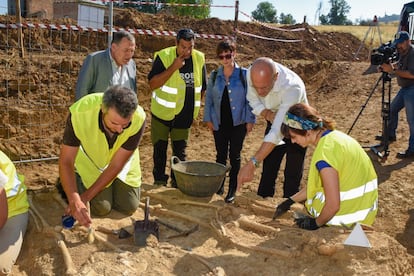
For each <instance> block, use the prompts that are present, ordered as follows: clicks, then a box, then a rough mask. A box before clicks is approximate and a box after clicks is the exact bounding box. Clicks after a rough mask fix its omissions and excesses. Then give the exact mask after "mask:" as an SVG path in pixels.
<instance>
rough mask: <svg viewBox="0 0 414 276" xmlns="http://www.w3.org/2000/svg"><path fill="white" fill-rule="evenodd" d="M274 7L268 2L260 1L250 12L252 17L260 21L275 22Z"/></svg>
mask: <svg viewBox="0 0 414 276" xmlns="http://www.w3.org/2000/svg"><path fill="white" fill-rule="evenodd" d="M276 13H277V11H276V9H275V8H274V7H273V4H272V3H270V2H260V3H259V4H258V5H257V7H256V9H255V10H254V11H253V12H252V17H253V18H254V19H256V20H257V21H260V22H266V23H277V16H276Z"/></svg>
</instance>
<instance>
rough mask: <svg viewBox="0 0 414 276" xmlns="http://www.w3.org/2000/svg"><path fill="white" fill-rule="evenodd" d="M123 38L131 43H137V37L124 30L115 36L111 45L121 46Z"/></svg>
mask: <svg viewBox="0 0 414 276" xmlns="http://www.w3.org/2000/svg"><path fill="white" fill-rule="evenodd" d="M123 38H127V39H128V40H129V41H132V42H135V37H134V35H133V34H131V33H130V32H128V31H125V30H122V31H118V32H116V33H114V34H113V37H112V42H111V44H114V43H115V44H119V43H120V42H121V40H122V39H123Z"/></svg>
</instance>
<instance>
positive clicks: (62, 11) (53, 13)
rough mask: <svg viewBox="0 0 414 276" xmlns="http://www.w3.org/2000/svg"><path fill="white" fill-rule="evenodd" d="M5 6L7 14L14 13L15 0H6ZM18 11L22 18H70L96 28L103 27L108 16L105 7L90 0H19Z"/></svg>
mask: <svg viewBox="0 0 414 276" xmlns="http://www.w3.org/2000/svg"><path fill="white" fill-rule="evenodd" d="M106 2H107V1H106ZM7 7H8V8H7V10H8V14H9V15H16V0H7ZM20 11H21V15H22V17H24V18H30V17H37V18H43V19H49V20H50V19H59V18H71V19H74V20H76V21H77V24H78V25H80V26H84V27H90V28H97V29H101V28H103V27H104V24H105V18H107V17H108V15H107V7H106V6H105V5H103V3H102V2H100V1H92V0H89V1H88V0H84V1H81V0H20ZM106 21H107V20H106Z"/></svg>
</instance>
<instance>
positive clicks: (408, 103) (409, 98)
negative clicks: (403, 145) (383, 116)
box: [388, 86, 414, 152]
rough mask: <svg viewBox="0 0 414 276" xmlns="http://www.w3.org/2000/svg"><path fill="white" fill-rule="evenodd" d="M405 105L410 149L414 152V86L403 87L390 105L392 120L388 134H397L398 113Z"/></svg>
mask: <svg viewBox="0 0 414 276" xmlns="http://www.w3.org/2000/svg"><path fill="white" fill-rule="evenodd" d="M404 107H405V114H406V116H407V122H408V127H409V130H410V137H409V140H408V149H407V150H408V151H409V152H414V86H410V87H402V88H401V89H400V91H398V93H397V95H396V96H395V97H394V99H393V100H392V102H391V105H390V121H389V124H388V135H389V136H394V137H395V136H396V131H397V126H398V113H399V112H400V111H401V109H403V108H404Z"/></svg>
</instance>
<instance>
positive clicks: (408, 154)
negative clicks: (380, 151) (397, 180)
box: [397, 150, 414, 159]
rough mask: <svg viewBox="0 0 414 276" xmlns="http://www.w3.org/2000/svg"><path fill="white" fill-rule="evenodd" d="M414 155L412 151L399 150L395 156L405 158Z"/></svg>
mask: <svg viewBox="0 0 414 276" xmlns="http://www.w3.org/2000/svg"><path fill="white" fill-rule="evenodd" d="M411 157H414V151H408V150H406V151H403V152H399V153H397V158H399V159H405V158H411Z"/></svg>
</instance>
